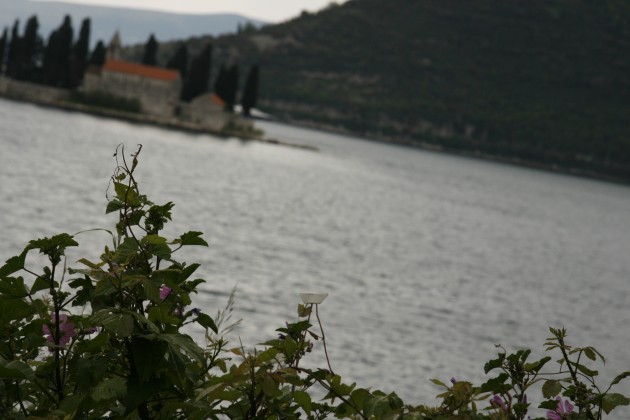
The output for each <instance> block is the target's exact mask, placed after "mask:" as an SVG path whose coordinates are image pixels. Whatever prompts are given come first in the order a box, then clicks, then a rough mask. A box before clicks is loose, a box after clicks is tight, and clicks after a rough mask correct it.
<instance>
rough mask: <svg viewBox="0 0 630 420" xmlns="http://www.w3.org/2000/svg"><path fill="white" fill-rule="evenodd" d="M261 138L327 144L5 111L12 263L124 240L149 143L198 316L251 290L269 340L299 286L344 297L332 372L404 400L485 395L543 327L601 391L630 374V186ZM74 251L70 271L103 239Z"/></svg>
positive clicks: (317, 357)
mask: <svg viewBox="0 0 630 420" xmlns="http://www.w3.org/2000/svg"><path fill="white" fill-rule="evenodd" d="M258 125H259V127H261V128H263V129H264V130H265V131H266V132H267V133H268V135H269V136H271V137H275V138H277V139H280V140H284V141H289V142H294V143H300V144H305V145H311V146H315V147H317V148H318V149H319V151H318V152H314V151H309V150H301V149H296V148H289V147H283V146H277V145H269V144H261V143H257V142H242V141H239V140H236V139H229V140H225V139H218V138H214V137H212V136H207V135H191V134H184V133H179V132H175V131H166V130H162V129H158V128H154V127H149V126H139V125H133V124H129V123H124V122H119V121H114V120H105V119H99V118H96V117H92V116H88V115H82V114H78V113H67V112H61V111H56V110H50V109H43V108H39V107H35V106H32V105H28V104H20V103H15V102H7V101H3V100H1V101H0V127H1V129H0V130H1V131H0V232H1V233H2V236H1V238H0V239H1V241H0V259H1V260H6V259H7V258H9V257H10V256H12V255H15V254H17V253H18V252H19V251H20V250H21V249H22V248H23V247H24V246H25V245H26V243H27V242H28V241H29V240H30V239H33V238H36V237H43V236H49V235H52V234H56V233H60V232H68V233H74V232H77V231H81V230H85V229H89V228H94V227H107V228H109V227H112V226H113V225H112V223H113V219H112V218H111V217H109V216H106V215H105V214H104V209H105V205H106V199H105V194H106V189H107V185H108V180H109V176H110V175H111V174H112V171H113V169H114V164H115V162H114V159H113V158H112V155H113V153H114V151H115V148H116V145H118V144H119V143H123V144H125V145H126V147H127V151H128V152H131V151H134V150H135V147H136V145H137V144H142V145H143V146H144V148H143V150H142V155H141V159H140V166H139V169H138V174H139V175H138V177H139V180H140V182H141V188H144V192H145V193H146V194H147V195H148V196H149V197H150V198H152V199H153V201H155V202H157V203H163V202H166V201H174V202H175V204H176V206H175V209H174V214H173V216H174V217H173V219H174V221H173V223H172V224H171V228H170V229H169V230H168V231H167V233H169V234H170V235H179V234H180V233H182V232H184V231H187V230H200V231H203V232H204V234H205V238H206V239H207V240H208V242H209V243H210V247H209V248H198V249H194V250H191V251H188V254H185V255H182V256H180V258H183V259H185V260H187V261H190V262H200V263H201V264H202V267H201V269H200V270H199V271H198V274H199V275H200V276H202V277H204V278H206V279H207V281H208V282H207V283H206V284H205V285H204V286H203V288H202V292H201V293H200V294H199V295H198V297H197V301H196V305H197V306H200V307H202V308H203V309H204V310H205V311H207V312H208V313H210V314H211V315H213V314H214V313H215V312H216V310H217V309H218V308H221V307H223V306H224V305H225V303H226V300H227V296H228V295H229V293H230V291H231V290H232V288H233V287H234V286H236V285H238V294H237V300H236V308H235V315H234V316H235V318H243V322H242V324H241V326H240V327H239V328H238V329H237V330H236V334H234V337H232V338H233V340H234V342H235V343H236V342H237V340H238V336H241V337H242V339H243V342H244V344H246V345H250V346H251V345H254V344H256V343H259V342H262V341H264V340H267V339H270V338H273V337H275V336H276V333H275V331H274V330H275V328H278V327H280V326H282V325H283V324H284V322H285V321H287V320H293V319H295V316H296V315H295V308H296V305H297V303H298V299H299V298H298V293H300V292H306V291H315V292H326V293H329V294H330V295H329V297H328V299H327V300H326V301H325V302H324V303H323V304H322V305H321V308H320V314H321V317H322V320H323V322H324V328H325V332H326V338H327V341H328V343H329V354H330V356H331V358H332V367H333V369H334V370H335V371H337V372H338V373H340V374H342V376H344V377H346V379H348V380H352V381H357V382H358V383H359V385H360V386H373V387H377V388H380V389H383V390H385V391H391V390H396V391H397V392H398V393H399V395H401V397H402V398H403V399H404V400H405V401H408V402H410V403H411V402H416V403H419V402H429V401H431V398H432V397H433V396H434V395H435V394H437V393H438V391H439V390H438V389H437V388H436V387H435V386H434V385H433V384H431V383H430V382H429V379H430V378H439V379H441V380H443V381H448V379H450V378H451V377H456V378H458V379H461V380H464V379H469V380H473V381H475V382H478V383H479V382H481V381H482V380H483V378H484V375H483V363H484V362H485V361H486V360H488V359H490V358H491V357H493V356H494V355H495V347H494V345H495V344H499V343H500V344H503V345H504V346H505V347H506V348H507V349H508V350H513V349H516V348H519V347H525V346H527V347H532V346H533V347H535V348H537V349H542V344H543V342H544V339H545V338H546V337H547V335H548V332H547V327H548V326H563V325H564V326H566V327H567V328H568V330H569V341H570V342H571V343H574V344H578V345H594V346H596V347H597V348H598V349H599V350H600V351H601V352H602V353H604V355H605V356H607V357H608V359H609V362H608V363H607V364H606V366H598V368H599V370H600V372H602V374H603V375H604V376H605V377H606V378H607V379H610V378H611V375H613V373H618V372H620V371H622V370H629V369H630V347H629V345H628V343H630V327H629V326H628V325H629V321H630V313H629V310H628V309H629V300H630V293H629V292H630V285H629V281H630V254H629V252H630V188H628V187H624V186H618V185H612V184H606V183H602V182H597V181H592V180H587V179H580V178H573V177H569V176H563V175H555V174H550V173H545V172H539V171H534V170H528V169H522V168H517V167H513V166H507V165H501V164H495V163H488V162H483V161H478V160H472V159H465V158H458V157H452V156H446V155H440V154H435V153H429V152H424V151H418V150H413V149H409V148H405V147H398V146H391V145H384V144H379V143H372V142H367V141H362V140H359V139H355V138H350V137H343V136H339V135H333V134H325V133H321V132H317V131H311V130H305V129H299V128H294V127H288V126H283V125H278V124H271V123H259V124H258ZM77 239H78V240H79V242H80V243H81V244H82V246H84V247H85V249H83V253H81V254H79V253H78V252H76V251H75V252H73V253H71V254H70V255H69V257H70V258H69V261H70V262H72V264H71V265H76V264H74V263H73V262H74V261H76V260H77V259H79V258H81V257H87V258H94V259H96V258H97V257H98V255H99V251H100V250H101V249H102V246H104V245H105V244H107V243H108V242H107V241H108V238H107V236H106V235H104V234H102V233H87V234H81V235H79V236H78V237H77ZM75 253H76V255H75ZM315 350H316V351H315V352H314V354H313V355H312V357H311V359H312V363H322V362H323V354H322V353H323V352H322V349H321V348H319V349H318V348H317V347H316V349H315ZM322 366H323V365H322ZM618 390H619V391H621V392H625V393H630V385H629V382H626V383H622V387H619V388H618ZM615 417H617V416H615ZM620 418H621V417H620Z"/></svg>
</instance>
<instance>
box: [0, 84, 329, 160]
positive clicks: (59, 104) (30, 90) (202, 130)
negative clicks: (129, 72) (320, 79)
mask: <svg viewBox="0 0 630 420" xmlns="http://www.w3.org/2000/svg"><path fill="white" fill-rule="evenodd" d="M71 93H72V92H71V91H70V90H67V89H60V88H54V87H49V86H43V85H38V84H34V83H29V82H22V81H16V80H12V79H9V78H6V77H0V98H3V99H8V100H14V101H19V102H27V103H32V104H36V105H40V106H45V107H51V108H57V109H63V110H66V111H73V112H82V113H86V114H91V115H95V116H99V117H104V118H112V119H117V120H122V121H127V122H132V123H136V124H147V125H153V126H158V127H161V128H166V129H172V130H178V131H185V132H189V133H198V134H210V135H212V136H216V137H221V138H229V137H236V138H239V139H241V140H246V141H257V142H262V143H269V144H277V145H281V146H287V147H295V148H300V149H307V150H317V149H316V148H314V147H312V146H307V145H301V144H296V143H288V142H284V141H280V140H276V139H270V138H267V137H266V136H265V135H264V132H262V131H261V130H259V129H256V128H254V129H251V128H250V126H241V125H238V124H236V125H231V126H228V127H224V128H223V129H222V130H214V129H212V128H211V127H208V126H206V125H203V124H198V123H195V122H191V121H183V120H181V119H178V118H175V117H163V116H158V115H149V114H144V113H133V112H125V111H120V110H115V109H111V108H103V107H96V106H89V105H85V104H81V103H77V102H73V101H72V100H71Z"/></svg>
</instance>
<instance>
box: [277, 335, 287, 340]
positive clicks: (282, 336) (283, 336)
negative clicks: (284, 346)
mask: <svg viewBox="0 0 630 420" xmlns="http://www.w3.org/2000/svg"><path fill="white" fill-rule="evenodd" d="M285 338H287V336H286V335H284V334H278V340H284V339H285Z"/></svg>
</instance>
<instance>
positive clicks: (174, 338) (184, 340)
mask: <svg viewBox="0 0 630 420" xmlns="http://www.w3.org/2000/svg"><path fill="white" fill-rule="evenodd" d="M145 337H146V338H148V339H150V340H160V341H164V342H166V343H168V344H169V347H171V349H172V350H173V351H174V352H175V353H179V352H181V351H182V350H183V351H184V352H185V353H186V354H188V356H190V357H192V358H193V359H195V360H196V361H197V362H198V363H199V364H201V365H203V364H205V357H204V355H203V350H202V349H201V348H200V347H199V346H198V345H197V344H196V343H195V342H194V341H193V339H192V338H190V337H189V336H187V335H185V334H149V335H147V336H145Z"/></svg>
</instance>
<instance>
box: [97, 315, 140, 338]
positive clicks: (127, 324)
mask: <svg viewBox="0 0 630 420" xmlns="http://www.w3.org/2000/svg"><path fill="white" fill-rule="evenodd" d="M91 321H92V323H93V324H94V325H102V326H103V328H105V329H106V330H107V331H110V332H112V333H114V334H116V335H118V336H120V337H129V336H130V335H131V334H133V327H134V322H133V317H132V316H131V315H129V314H126V313H122V312H111V313H110V310H109V309H103V310H101V311H98V312H97V313H95V314H94V315H92V320H91Z"/></svg>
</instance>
